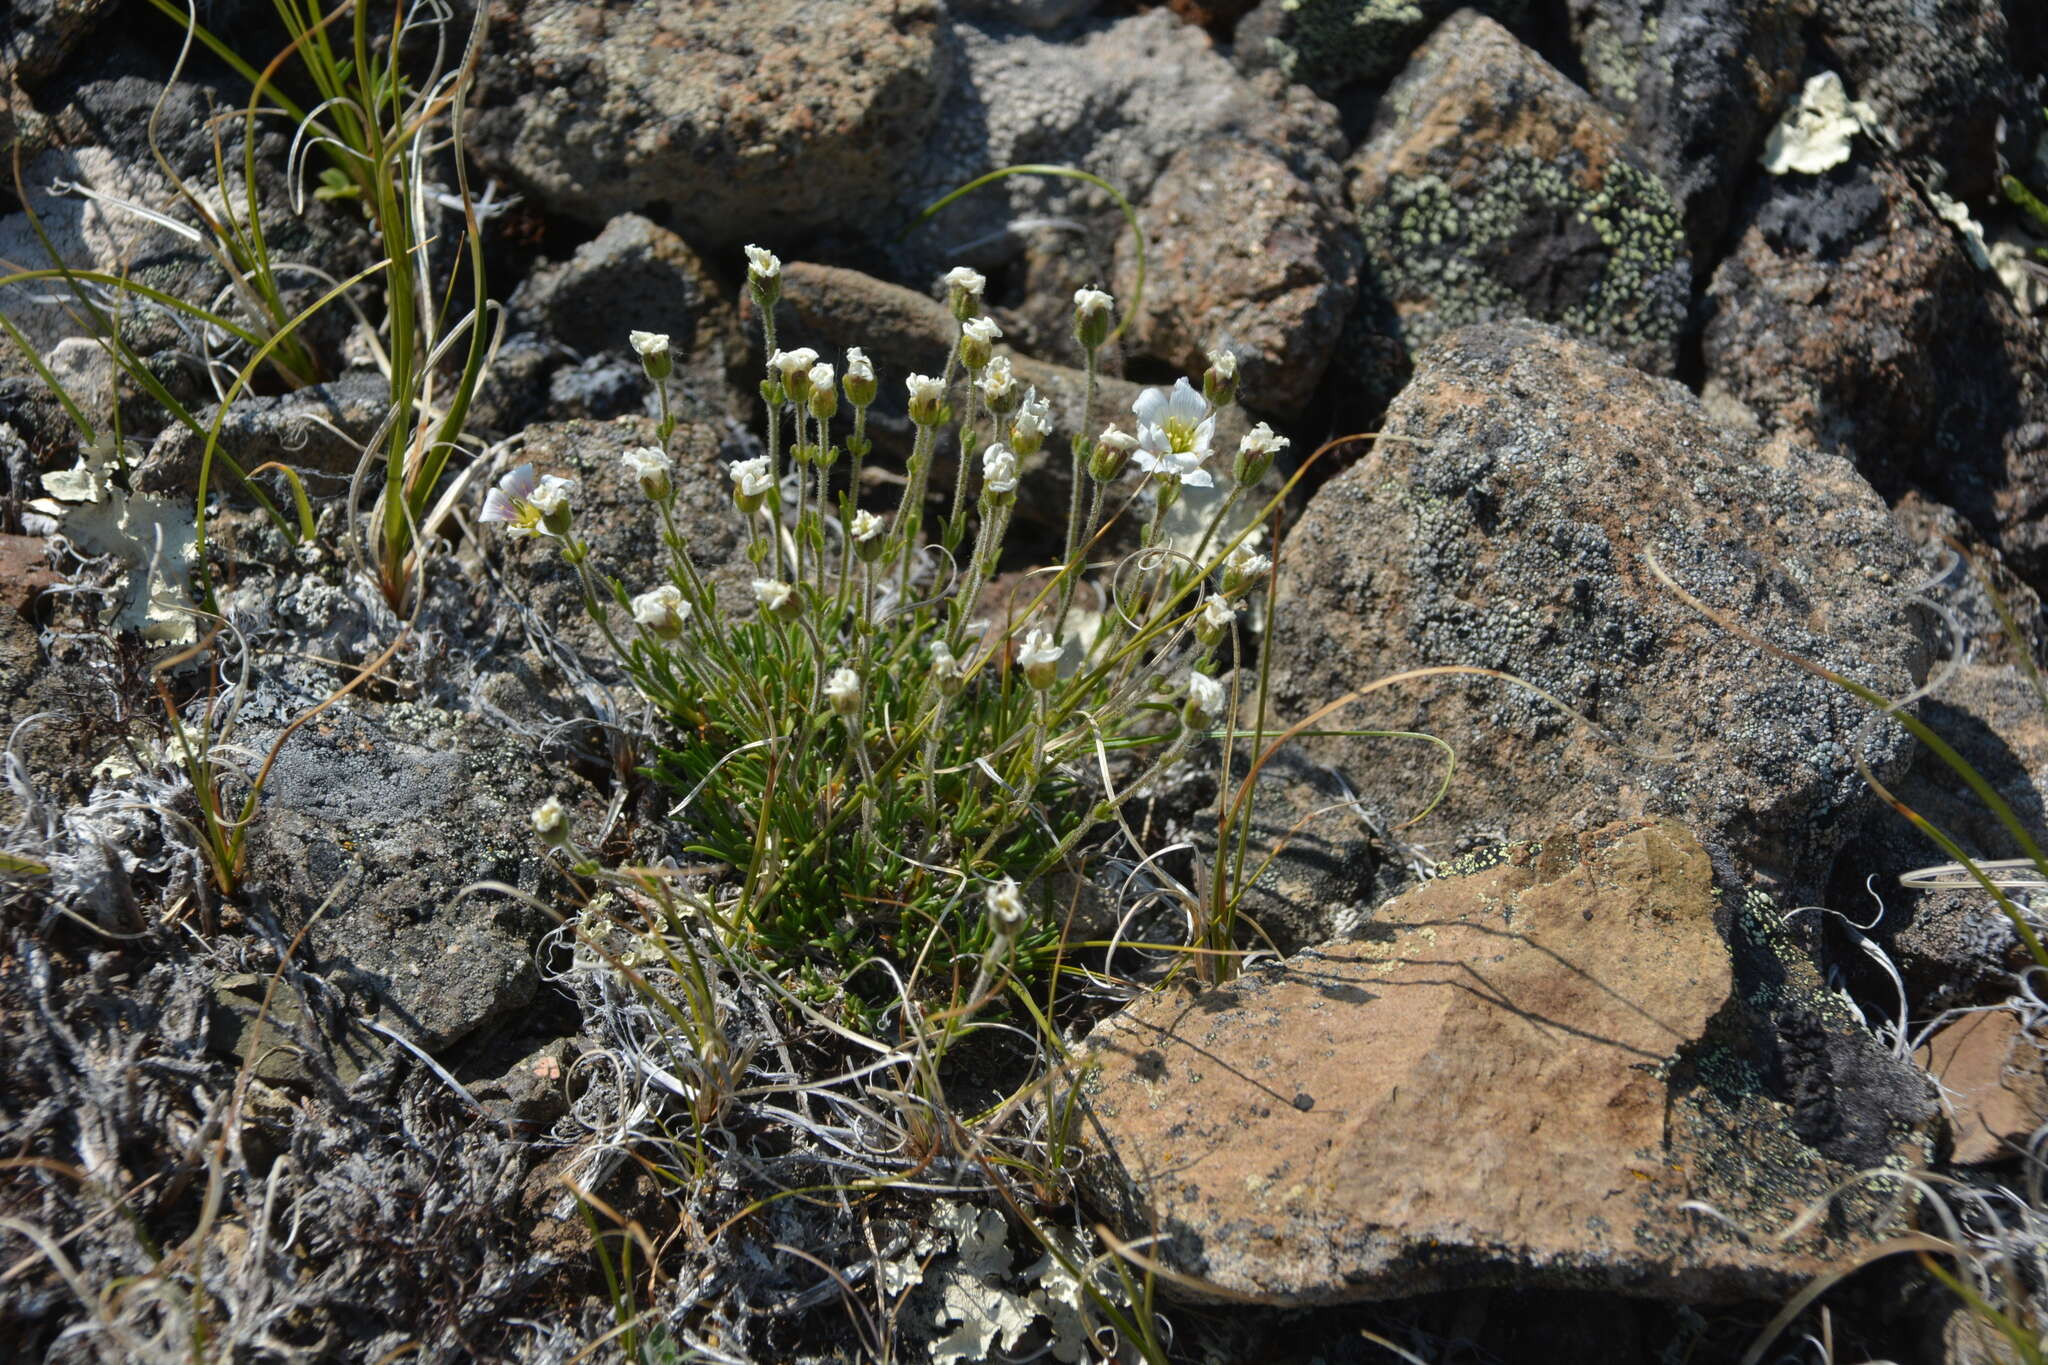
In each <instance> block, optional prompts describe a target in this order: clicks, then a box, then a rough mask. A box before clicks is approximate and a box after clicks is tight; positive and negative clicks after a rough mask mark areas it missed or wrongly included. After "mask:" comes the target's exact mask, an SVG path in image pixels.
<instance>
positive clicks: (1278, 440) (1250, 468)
mask: <svg viewBox="0 0 2048 1365" xmlns="http://www.w3.org/2000/svg"><path fill="white" fill-rule="evenodd" d="M1285 449H1287V438H1286V437H1285V436H1279V435H1275V434H1274V432H1273V428H1271V427H1269V426H1267V425H1266V424H1265V423H1264V422H1261V423H1259V424H1258V425H1257V426H1255V427H1253V428H1252V429H1251V430H1250V431H1248V432H1246V433H1245V434H1244V439H1243V440H1242V441H1240V442H1238V445H1237V462H1236V464H1234V465H1233V466H1232V467H1231V470H1230V477H1231V478H1233V479H1235V480H1237V484H1238V487H1240V488H1249V487H1251V486H1252V485H1253V484H1255V483H1257V482H1258V481H1259V480H1260V479H1263V478H1265V477H1266V471H1267V470H1269V469H1271V468H1272V467H1273V457H1274V456H1275V455H1278V454H1279V453H1280V452H1281V451H1283V450H1285Z"/></svg>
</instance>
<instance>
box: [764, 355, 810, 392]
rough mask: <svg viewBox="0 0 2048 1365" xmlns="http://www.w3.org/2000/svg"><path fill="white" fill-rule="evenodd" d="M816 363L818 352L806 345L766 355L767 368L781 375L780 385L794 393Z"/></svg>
mask: <svg viewBox="0 0 2048 1365" xmlns="http://www.w3.org/2000/svg"><path fill="white" fill-rule="evenodd" d="M817 363H818V353H817V352H816V351H814V350H812V349H811V348H810V347H808V346H799V347H797V348H796V349H795V350H794V351H777V352H776V353H775V354H774V355H771V356H769V357H768V368H769V369H771V370H773V371H775V372H776V373H777V374H779V375H781V376H782V386H783V387H784V388H785V389H788V390H790V392H791V393H794V392H795V391H796V390H797V388H798V387H799V386H801V385H802V383H803V381H804V379H805V377H806V376H808V375H809V374H810V372H811V366H813V365H815V364H817Z"/></svg>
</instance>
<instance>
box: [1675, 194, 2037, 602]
mask: <svg viewBox="0 0 2048 1365" xmlns="http://www.w3.org/2000/svg"><path fill="white" fill-rule="evenodd" d="M1708 299H1709V308H1708V317H1707V325H1706V330H1705V335H1704V337H1703V339H1702V352H1703V355H1704V358H1705V361H1706V366H1707V374H1708V384H1709V385H1710V387H1711V388H1712V389H1713V390H1714V391H1716V392H1717V393H1720V394H1725V395H1728V396H1730V397H1733V398H1736V399H1739V400H1740V401H1741V403H1742V404H1743V405H1744V406H1745V407H1747V408H1748V409H1749V411H1750V413H1751V414H1753V415H1754V417H1755V418H1756V420H1757V421H1758V422H1760V423H1761V424H1762V427H1763V429H1764V430H1766V431H1782V432H1786V433H1788V434H1790V435H1791V436H1792V437H1793V438H1794V439H1795V440H1798V441H1800V442H1802V443H1805V444H1810V445H1816V446H1819V447H1820V448H1822V449H1825V450H1836V451H1840V452H1841V453H1842V454H1844V455H1847V456H1849V457H1850V458H1851V459H1853V460H1854V461H1855V462H1856V465H1857V467H1858V468H1859V469H1861V470H1862V471H1863V472H1864V474H1865V476H1866V477H1867V478H1869V479H1870V481H1871V482H1872V483H1873V484H1875V485H1876V486H1877V488H1878V490H1879V491H1880V492H1882V493H1884V494H1885V495H1886V496H1887V497H1890V498H1898V497H1900V496H1902V495H1904V494H1905V493H1906V492H1907V491H1908V490H1909V489H1912V488H1915V487H1918V488H1921V489H1924V490H1925V491H1926V493H1927V494H1928V495H1929V496H1932V497H1933V498H1936V499H1938V500H1940V501H1942V502H1945V503H1948V504H1949V505H1951V506H1953V507H1954V508H1955V509H1956V510H1957V511H1959V512H1961V513H1962V514H1963V515H1964V516H1965V517H1967V518H1969V520H1970V521H1971V522H1972V523H1974V524H1975V526H1976V527H1977V529H1978V530H1979V531H1980V532H1981V533H1982V534H1983V535H1984V536H1985V537H1986V538H1988V539H1990V540H1991V541H1992V542H1993V543H1994V544H1996V545H1997V546H1998V548H1999V550H2000V551H2001V552H2002V553H2003V555H2004V556H2005V559H2006V562H2007V563H2009V564H2010V565H2011V566H2012V567H2013V569H2014V570H2015V571H2016V572H2018V573H2019V574H2020V575H2021V576H2022V577H2024V578H2026V579H2027V580H2028V581H2029V582H2031V583H2034V584H2036V585H2039V584H2041V583H2043V582H2048V354H2044V352H2048V334H2044V330H2043V326H2042V320H2041V319H2038V318H2035V319H2029V318H2023V317H2021V316H2020V315H2019V314H2018V312H2017V311H2015V309H2014V308H2013V306H2012V303H2011V300H2010V299H2009V298H2007V297H2006V295H2005V294H2004V293H2003V292H2002V290H2001V289H2000V287H1999V285H1998V283H1997V281H1996V280H1995V279H1994V278H1993V277H1992V276H1990V275H1989V274H1986V273H1983V272H1980V271H1978V270H1977V269H1976V268H1975V267H1974V266H1973V265H1972V264H1971V263H1970V259H1969V257H1968V255H1967V254H1966V253H1965V250H1964V248H1963V246H1962V245H1961V243H1960V242H1958V241H1957V240H1956V237H1955V235H1954V233H1953V232H1952V231H1951V230H1950V228H1949V227H1948V225H1947V224H1946V223H1945V222H1943V221H1942V220H1941V219H1940V218H1939V217H1937V216H1936V214H1935V212H1934V210H1933V209H1932V208H1931V207H1929V205H1928V204H1927V202H1926V200H1925V199H1924V197H1923V196H1922V195H1921V194H1920V192H1919V191H1918V190H1917V189H1915V188H1914V186H1913V184H1912V183H1911V182H1910V181H1909V180H1908V179H1907V178H1906V177H1905V176H1904V175H1903V174H1902V173H1901V172H1899V171H1898V170H1896V169H1893V168H1891V167H1889V166H1876V167H1869V166H1865V165H1863V164H1861V163H1860V162H1851V163H1850V164H1848V165H1846V166H1843V167H1841V168H1839V169H1837V170H1835V171H1832V172H1830V173H1828V174H1827V175H1825V176H1799V175H1788V176H1769V177H1764V183H1763V184H1762V185H1761V186H1760V188H1759V191H1758V193H1757V195H1756V196H1755V198H1754V199H1753V200H1752V202H1751V203H1750V205H1749V206H1748V211H1747V215H1746V221H1745V223H1744V225H1743V227H1742V231H1741V235H1740V237H1739V238H1738V239H1737V241H1736V244H1735V248H1734V250H1733V251H1732V252H1731V253H1730V255H1729V256H1728V258H1727V259H1726V260H1725V261H1723V262H1722V264H1721V266H1720V268H1719V270H1717V271H1716V272H1715V275H1714V280H1713V284H1712V286H1711V288H1710V289H1709V291H1708Z"/></svg>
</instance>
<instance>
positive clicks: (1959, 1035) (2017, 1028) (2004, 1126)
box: [1913, 1010, 2048, 1166]
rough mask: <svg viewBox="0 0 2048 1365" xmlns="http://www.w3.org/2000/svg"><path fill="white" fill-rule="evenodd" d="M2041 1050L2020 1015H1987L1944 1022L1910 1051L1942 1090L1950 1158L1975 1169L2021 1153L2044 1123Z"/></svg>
mask: <svg viewBox="0 0 2048 1365" xmlns="http://www.w3.org/2000/svg"><path fill="white" fill-rule="evenodd" d="M2042 1049H2043V1040H2042V1039H2041V1038H2039V1037H2038V1036H2037V1035H2036V1034H2035V1032H2034V1031H2032V1030H2030V1029H2028V1028H2027V1026H2026V1024H2025V1023H2024V1021H2022V1019H2021V1018H2020V1016H2019V1015H2018V1014H2016V1013H2014V1012H2013V1011H2011V1010H1985V1011H1979V1012H1977V1013H1973V1014H1965V1015H1964V1016H1962V1017H1961V1018H1960V1019H1957V1020H1955V1021H1953V1022H1951V1023H1948V1024H1944V1025H1943V1026H1942V1027H1941V1028H1940V1029H1938V1030H1936V1032H1935V1034H1934V1036H1933V1037H1931V1038H1929V1039H1928V1040H1927V1041H1926V1042H1925V1043H1923V1044H1922V1045H1921V1046H1920V1048H1919V1050H1918V1051H1916V1052H1915V1053H1914V1054H1913V1057H1914V1060H1916V1061H1918V1062H1919V1063H1920V1065H1921V1066H1923V1067H1925V1068H1926V1069H1927V1073H1928V1074H1929V1075H1931V1076H1933V1077H1934V1079H1935V1080H1936V1081H1937V1082H1939V1083H1940V1085H1941V1089H1942V1094H1943V1097H1944V1100H1945V1103H1946V1105H1947V1108H1948V1110H1949V1129H1950V1132H1951V1133H1952V1134H1953V1135H1954V1138H1955V1150H1954V1151H1953V1153H1951V1156H1950V1159H1951V1160H1953V1161H1954V1162H1956V1163H1957V1164H1958V1165H1962V1166H1973V1165H1976V1164H1978V1163H1979V1162H1985V1161H2001V1160H2004V1159H2006V1158H2009V1157H2012V1156H2014V1155H2016V1154H2017V1153H2019V1152H2022V1151H2024V1150H2026V1146H2027V1139H2028V1138H2029V1137H2030V1136H2032V1134H2033V1132H2034V1130H2035V1129H2036V1128H2038V1127H2040V1126H2041V1125H2042V1124H2043V1123H2048V1074H2044V1072H2043V1070H2042V1056H2043V1051H2042Z"/></svg>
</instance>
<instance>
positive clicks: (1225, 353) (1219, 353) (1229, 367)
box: [1209, 346, 1237, 379]
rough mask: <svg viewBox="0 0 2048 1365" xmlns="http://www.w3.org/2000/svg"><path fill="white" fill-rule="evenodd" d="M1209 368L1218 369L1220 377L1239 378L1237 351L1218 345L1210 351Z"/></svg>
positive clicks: (1217, 373) (1217, 372)
mask: <svg viewBox="0 0 2048 1365" xmlns="http://www.w3.org/2000/svg"><path fill="white" fill-rule="evenodd" d="M1209 368H1210V369H1212V370H1214V371H1216V375H1217V377H1218V378H1219V379H1235V378H1237V353H1236V352H1235V351H1232V350H1230V349H1229V348H1227V347H1223V346H1218V347H1217V348H1216V349H1215V350H1213V351H1211V352H1209Z"/></svg>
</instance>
